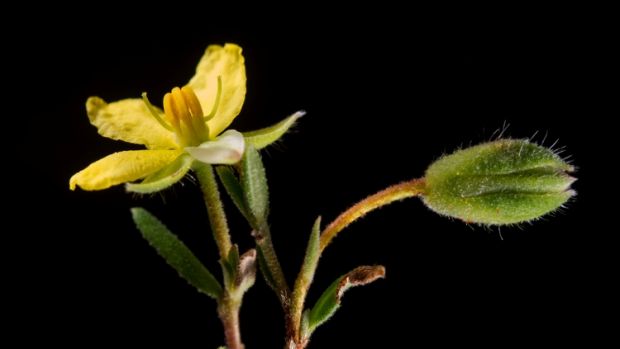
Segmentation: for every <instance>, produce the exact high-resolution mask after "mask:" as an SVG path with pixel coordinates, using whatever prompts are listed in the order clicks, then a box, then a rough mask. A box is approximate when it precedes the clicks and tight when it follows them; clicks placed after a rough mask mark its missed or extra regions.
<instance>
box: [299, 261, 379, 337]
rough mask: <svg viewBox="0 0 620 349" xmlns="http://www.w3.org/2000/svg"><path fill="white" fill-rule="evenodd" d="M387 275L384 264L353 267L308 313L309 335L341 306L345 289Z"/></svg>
mask: <svg viewBox="0 0 620 349" xmlns="http://www.w3.org/2000/svg"><path fill="white" fill-rule="evenodd" d="M383 277H385V268H384V267H383V266H380V265H377V266H362V267H357V268H355V269H353V270H352V271H350V272H348V273H347V274H345V275H343V276H341V277H339V278H338V279H336V281H334V283H332V284H331V285H330V286H329V287H328V288H327V290H325V292H323V294H322V295H321V297H320V298H319V300H318V301H317V302H316V304H315V305H314V307H312V309H311V310H310V313H309V314H308V330H307V331H308V333H307V334H306V336H307V337H309V336H310V334H312V332H313V331H314V330H315V329H316V328H317V327H318V326H320V325H322V324H323V323H324V322H325V321H327V320H329V318H331V317H332V316H333V315H334V313H335V312H336V310H338V308H339V307H340V301H341V299H342V296H343V294H344V292H345V291H347V290H348V289H349V288H351V287H354V286H361V285H366V284H369V283H371V282H373V281H375V280H377V279H379V278H383Z"/></svg>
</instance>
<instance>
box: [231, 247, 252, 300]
mask: <svg viewBox="0 0 620 349" xmlns="http://www.w3.org/2000/svg"><path fill="white" fill-rule="evenodd" d="M255 281H256V250H255V249H250V250H248V251H247V252H246V253H244V254H243V255H241V257H240V258H239V263H238V267H237V277H236V279H235V287H236V289H237V292H239V293H241V294H243V293H245V292H246V291H247V290H249V289H250V287H252V286H253V285H254V282H255Z"/></svg>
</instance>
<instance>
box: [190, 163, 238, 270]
mask: <svg viewBox="0 0 620 349" xmlns="http://www.w3.org/2000/svg"><path fill="white" fill-rule="evenodd" d="M194 170H195V172H196V176H197V177H198V181H199V182H200V189H201V190H202V195H203V198H204V201H205V205H206V206H207V213H208V215H209V222H210V223H211V230H212V231H213V237H214V239H215V243H216V244H217V248H218V250H219V251H220V258H221V259H222V260H226V259H227V258H228V253H229V252H230V248H231V247H232V243H231V242H230V233H229V229H228V222H227V221H226V214H225V213H224V207H223V205H222V199H221V198H220V192H219V190H218V189H217V182H216V181H215V174H214V173H213V167H212V166H211V165H208V164H204V163H197V164H196V165H195V167H194Z"/></svg>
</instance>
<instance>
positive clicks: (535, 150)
mask: <svg viewBox="0 0 620 349" xmlns="http://www.w3.org/2000/svg"><path fill="white" fill-rule="evenodd" d="M573 170H574V168H573V166H571V165H569V164H568V163H566V162H565V161H564V160H562V158H560V157H559V156H558V155H557V154H556V153H554V152H553V151H552V150H551V149H548V148H545V147H542V146H539V145H537V144H533V143H530V142H529V141H528V140H526V139H501V140H497V141H494V142H489V143H483V144H480V145H477V146H473V147H470V148H466V149H462V150H459V151H457V152H455V153H453V154H450V155H447V156H444V157H442V158H440V159H439V160H437V161H435V163H433V164H432V165H431V166H430V167H429V168H428V169H427V170H426V176H425V179H426V186H425V190H424V195H423V196H422V197H423V200H424V203H425V204H426V205H427V206H428V207H429V208H430V209H432V210H433V211H435V212H437V213H439V214H442V215H446V216H450V217H455V218H458V219H461V220H463V221H465V222H467V223H479V224H490V225H502V224H511V223H520V222H525V221H530V220H533V219H537V218H539V217H541V216H543V215H545V214H547V213H549V212H551V211H554V210H556V209H558V208H559V207H561V206H562V205H563V204H564V203H566V201H567V200H568V199H570V197H571V196H573V195H575V191H573V190H571V189H570V185H571V184H572V183H573V182H574V181H575V178H573V177H571V176H569V175H568V174H567V173H568V172H571V171H573Z"/></svg>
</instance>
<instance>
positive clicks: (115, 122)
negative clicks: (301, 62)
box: [69, 44, 304, 193]
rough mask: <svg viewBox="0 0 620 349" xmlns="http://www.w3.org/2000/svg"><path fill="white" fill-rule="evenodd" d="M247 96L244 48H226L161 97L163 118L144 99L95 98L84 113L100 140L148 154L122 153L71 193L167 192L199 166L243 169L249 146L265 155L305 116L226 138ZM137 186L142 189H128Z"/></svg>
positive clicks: (82, 176) (84, 174)
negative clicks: (136, 147)
mask: <svg viewBox="0 0 620 349" xmlns="http://www.w3.org/2000/svg"><path fill="white" fill-rule="evenodd" d="M245 92H246V76H245V65H244V58H243V55H242V53H241V47H239V46H237V45H235V44H226V45H224V46H219V45H211V46H209V47H208V48H207V50H206V52H205V54H204V56H203V57H202V59H201V60H200V62H199V63H198V67H197V68H196V74H195V75H194V77H192V79H191V80H190V81H189V83H188V84H187V85H186V86H184V87H183V88H178V87H175V88H173V89H172V91H171V92H169V93H167V94H166V95H165V96H164V99H163V111H162V110H161V109H159V108H157V107H155V106H153V105H152V104H151V103H150V102H149V100H148V98H147V97H146V93H143V94H142V99H138V98H136V99H124V100H120V101H118V102H114V103H109V104H108V103H106V102H105V101H104V100H102V99H101V98H99V97H90V98H89V99H88V100H87V101H86V111H87V114H88V118H89V120H90V122H91V124H92V125H94V126H95V127H97V129H98V131H99V134H101V135H102V136H104V137H108V138H112V139H115V140H122V141H125V142H129V143H135V144H143V145H145V146H146V148H147V149H145V150H130V151H122V152H118V153H114V154H111V155H108V156H106V157H104V158H103V159H100V160H98V161H95V162H94V163H92V164H90V166H88V167H86V168H85V169H83V170H82V171H80V172H78V173H76V174H75V175H73V176H72V177H71V179H70V180H69V188H70V189H71V190H74V189H75V188H76V186H79V187H81V188H82V189H84V190H101V189H106V188H109V187H111V186H114V185H117V184H122V183H128V184H127V189H128V190H129V191H134V192H140V193H149V192H155V191H158V190H162V189H164V188H167V187H168V186H170V185H172V184H174V183H176V182H177V181H179V180H180V179H181V178H183V176H185V174H186V173H187V172H188V171H189V170H190V169H191V166H192V163H193V162H194V161H201V162H204V163H208V164H234V163H236V162H238V161H239V160H240V159H241V157H242V156H243V152H244V149H245V146H246V144H250V145H252V146H253V147H255V148H256V149H260V148H263V147H265V146H267V145H269V144H271V143H273V142H274V141H276V140H278V139H279V138H280V137H281V136H282V135H283V134H284V133H285V132H286V131H287V130H288V129H289V128H290V127H291V126H292V125H293V124H294V123H295V121H297V119H299V118H300V117H301V116H302V115H303V114H304V112H302V111H299V112H296V113H294V114H293V115H291V116H289V117H288V118H286V119H285V120H283V121H281V122H279V123H278V124H276V125H273V126H271V127H267V128H264V129H261V130H257V131H252V132H246V133H243V134H242V133H240V132H238V131H235V130H228V131H225V132H223V131H224V130H225V129H226V128H227V127H228V126H229V125H230V124H231V123H232V121H233V120H234V119H235V117H236V116H237V115H238V114H239V112H240V111H241V107H242V105H243V101H244V99H245ZM207 110H208V111H209V112H208V114H205V112H206V111H207ZM140 179H143V180H142V181H141V182H140V183H129V182H133V181H136V180H140Z"/></svg>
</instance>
